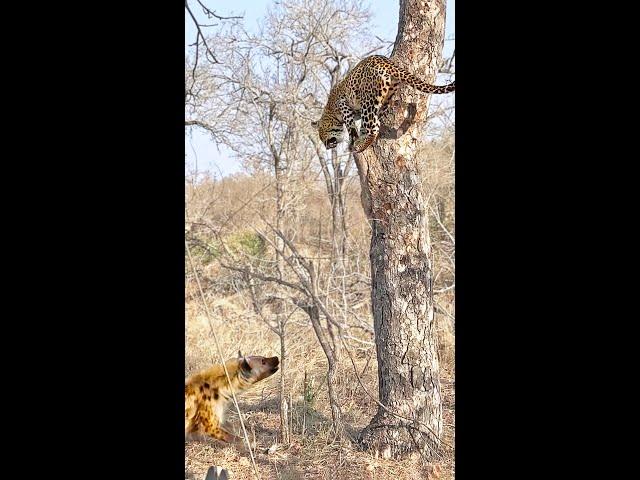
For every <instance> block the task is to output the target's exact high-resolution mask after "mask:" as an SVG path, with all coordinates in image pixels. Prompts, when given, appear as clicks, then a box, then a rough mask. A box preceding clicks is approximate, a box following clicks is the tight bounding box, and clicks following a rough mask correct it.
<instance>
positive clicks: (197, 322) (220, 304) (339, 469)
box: [185, 295, 455, 480]
mask: <svg viewBox="0 0 640 480" xmlns="http://www.w3.org/2000/svg"><path fill="white" fill-rule="evenodd" d="M211 310H212V313H213V314H214V316H215V318H214V319H213V322H214V328H215V329H216V334H217V336H218V340H219V341H220V344H221V347H222V350H223V352H224V353H225V356H226V357H232V356H234V355H235V354H237V351H238V349H241V350H242V352H243V353H245V352H246V353H247V354H249V353H251V354H257V355H265V356H271V355H279V354H280V350H279V339H278V337H277V336H276V335H275V334H274V333H273V332H271V331H270V330H269V329H268V328H267V327H266V325H265V324H264V323H263V322H262V320H260V319H259V318H258V317H257V316H256V315H255V314H254V313H253V311H252V310H251V309H250V308H249V306H248V305H247V304H246V300H245V299H244V298H243V297H242V296H241V295H233V296H229V297H226V298H220V299H217V300H215V301H214V302H212V304H211ZM439 317H442V316H439ZM185 335H186V370H185V375H189V374H190V373H192V372H194V371H196V370H199V369H201V368H205V367H207V366H209V365H210V364H211V363H213V362H218V355H217V353H216V349H215V345H214V342H213V339H212V338H211V335H210V332H209V326H208V321H207V319H206V316H205V315H204V313H203V311H202V309H201V307H200V305H199V304H198V303H197V302H195V301H190V302H187V304H186V323H185ZM439 338H440V341H441V348H440V358H441V362H442V375H443V378H442V386H443V393H444V405H445V411H444V423H445V441H446V442H448V443H450V444H452V443H453V424H454V412H455V400H454V382H453V380H452V373H453V353H452V352H453V333H452V332H451V329H450V328H449V327H447V326H446V324H445V322H440V326H439ZM351 349H352V352H353V355H354V360H355V362H356V365H357V367H358V370H359V372H363V370H364V372H363V373H362V374H361V379H362V381H363V383H364V384H365V386H366V387H367V389H368V390H369V391H370V392H371V393H372V394H373V395H374V396H376V392H377V371H376V368H377V366H376V359H375V350H374V349H373V347H367V346H362V345H353V346H352V347H351ZM287 352H288V353H287V355H288V359H287V360H288V364H287V366H286V367H285V368H286V370H285V372H284V374H285V378H286V382H287V389H288V390H289V392H291V400H292V403H293V407H292V408H291V411H290V413H291V424H292V437H291V444H290V445H289V446H288V447H287V448H284V447H282V446H280V445H279V438H278V431H279V425H280V420H279V415H278V381H279V379H278V375H280V374H281V373H278V374H276V375H275V376H274V377H272V378H270V379H268V380H265V381H264V382H262V383H260V384H258V385H256V386H255V387H254V389H253V390H250V391H248V392H246V393H245V394H243V395H242V396H241V397H240V398H239V403H240V407H241V409H242V412H243V415H244V418H245V425H246V426H247V431H248V433H249V436H250V440H251V441H252V442H254V443H255V451H254V452H255V453H254V454H255V458H256V463H257V466H258V470H259V473H260V477H261V478H262V479H283V480H285V479H286V480H294V479H318V480H320V479H331V480H336V479H341V478H349V479H350V480H359V479H362V480H365V479H366V480H372V479H378V478H397V479H406V480H411V479H416V480H417V479H427V478H439V479H441V480H448V479H453V478H454V470H453V458H452V456H450V457H448V458H446V459H445V461H443V462H442V463H441V464H439V465H428V464H425V463H424V462H423V461H422V460H421V459H420V458H419V457H417V458H406V459H403V460H384V459H381V458H375V457H374V456H373V455H372V454H371V453H369V452H364V451H360V450H358V449H357V448H356V447H355V445H354V444H352V443H351V442H349V441H348V440H346V441H343V442H341V443H340V442H336V441H334V439H333V438H332V435H331V414H330V411H329V408H328V398H327V390H326V382H325V372H326V359H325V358H324V355H323V353H322V350H321V348H320V346H319V345H318V343H317V340H316V338H315V336H314V335H313V333H312V330H311V327H310V326H309V325H308V324H307V321H306V318H305V317H304V316H303V315H300V316H299V317H297V316H295V315H294V316H293V317H292V319H291V321H290V327H289V331H288V334H287ZM365 365H366V369H365ZM341 368H342V371H341V372H340V374H339V375H338V377H339V378H340V382H339V383H338V387H337V388H338V397H339V399H340V401H341V408H342V411H343V415H344V420H345V423H346V428H347V430H348V432H349V433H350V434H351V435H356V434H357V432H358V431H359V430H360V429H362V428H363V427H364V426H365V425H366V424H367V423H368V422H369V420H370V419H371V417H372V416H373V415H374V414H375V412H376V408H377V407H376V405H375V403H374V402H373V401H372V400H371V399H370V398H369V397H368V396H367V395H366V394H365V393H364V392H362V390H361V388H360V386H359V385H358V382H357V381H356V379H355V373H354V371H353V368H352V366H351V365H350V362H349V361H348V360H347V359H345V360H344V361H343V362H342V365H341ZM305 370H306V373H307V375H308V378H309V379H310V380H311V384H312V388H311V390H312V392H313V395H314V399H313V401H312V402H311V403H310V404H309V403H307V404H305V402H304V395H303V389H304V387H303V383H304V375H305ZM228 424H229V427H230V428H231V430H233V431H234V432H236V433H238V434H241V430H240V423H239V420H238V418H237V414H236V413H235V411H234V409H233V406H231V407H230V409H229V415H228ZM274 446H275V447H274ZM270 447H273V448H272V449H271V450H269V449H270ZM274 450H275V451H274ZM211 465H219V466H222V467H224V468H227V469H228V470H229V472H230V477H231V478H232V479H234V480H240V479H254V478H255V474H254V472H253V468H252V465H251V462H250V458H249V454H248V452H246V451H241V450H239V449H238V448H237V447H233V446H228V445H223V444H221V443H218V442H215V441H209V440H191V441H188V442H187V443H186V445H185V474H186V475H185V476H186V477H189V478H195V479H197V480H201V479H202V478H204V474H205V473H206V471H207V469H208V468H209V466H211Z"/></svg>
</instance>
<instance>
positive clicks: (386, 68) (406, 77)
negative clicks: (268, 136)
mask: <svg viewBox="0 0 640 480" xmlns="http://www.w3.org/2000/svg"><path fill="white" fill-rule="evenodd" d="M401 84H408V85H411V86H412V87H413V88H415V89H417V90H419V91H421V92H424V93H433V94H445V93H450V92H453V91H455V88H456V82H455V81H454V82H452V83H449V84H446V85H431V84H430V83H427V82H425V81H424V80H421V79H420V78H418V77H416V76H415V75H413V74H412V73H410V72H409V71H408V70H406V69H404V68H402V67H400V66H399V65H397V64H396V63H394V62H393V61H392V60H391V59H389V58H388V57H385V56H382V55H371V56H368V57H365V58H364V59H363V60H361V61H360V62H359V63H358V64H357V65H356V66H355V67H354V68H353V69H351V70H350V71H349V72H348V73H347V75H346V76H345V77H344V78H343V79H342V80H341V81H340V82H339V83H338V84H337V85H336V86H335V87H334V88H332V89H331V91H330V92H329V98H328V99H327V103H326V105H325V108H324V111H323V112H322V116H321V117H320V119H319V120H317V121H313V122H311V125H312V126H313V127H314V128H316V129H317V131H318V135H319V137H320V141H321V142H322V143H323V144H324V146H325V148H326V149H327V150H331V149H333V148H335V147H336V146H337V145H338V143H340V142H342V141H343V137H344V128H343V127H344V126H345V125H346V127H347V130H348V132H349V150H350V151H352V152H355V153H360V152H363V151H364V150H365V149H367V148H368V147H369V146H371V145H372V144H373V142H375V141H376V139H377V138H378V135H379V133H380V117H381V116H382V115H384V114H385V113H386V112H387V111H388V108H389V101H390V99H391V97H392V96H393V94H394V93H395V92H396V91H397V90H398V88H399V87H400V85H401ZM357 118H361V120H362V122H361V123H362V126H361V127H360V129H359V130H358V129H357V128H356V123H355V120H356V119H357Z"/></svg>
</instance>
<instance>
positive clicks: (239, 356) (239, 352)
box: [238, 350, 244, 358]
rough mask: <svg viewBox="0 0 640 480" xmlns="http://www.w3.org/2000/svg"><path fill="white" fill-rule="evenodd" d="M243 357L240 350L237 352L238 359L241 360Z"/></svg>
mask: <svg viewBox="0 0 640 480" xmlns="http://www.w3.org/2000/svg"><path fill="white" fill-rule="evenodd" d="M243 357H244V355H242V352H241V351H240V350H238V358H243Z"/></svg>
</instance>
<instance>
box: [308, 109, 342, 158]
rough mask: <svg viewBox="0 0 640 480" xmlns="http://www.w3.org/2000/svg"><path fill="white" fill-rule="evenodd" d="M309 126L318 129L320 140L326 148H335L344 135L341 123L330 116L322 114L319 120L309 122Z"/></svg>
mask: <svg viewBox="0 0 640 480" xmlns="http://www.w3.org/2000/svg"><path fill="white" fill-rule="evenodd" d="M311 126H313V127H314V128H316V129H317V130H318V136H319V137H320V141H321V142H322V143H323V145H324V146H325V147H326V149H327V150H330V149H332V148H336V146H337V145H338V143H340V142H341V141H342V139H343V137H344V128H343V126H342V123H341V122H339V121H338V120H336V119H335V118H333V117H331V116H327V115H323V116H322V117H321V118H320V120H318V121H315V122H311Z"/></svg>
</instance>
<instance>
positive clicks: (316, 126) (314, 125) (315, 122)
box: [311, 120, 320, 128]
mask: <svg viewBox="0 0 640 480" xmlns="http://www.w3.org/2000/svg"><path fill="white" fill-rule="evenodd" d="M319 123H320V122H318V120H314V121H313V122H311V126H312V127H313V128H318V124H319Z"/></svg>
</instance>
